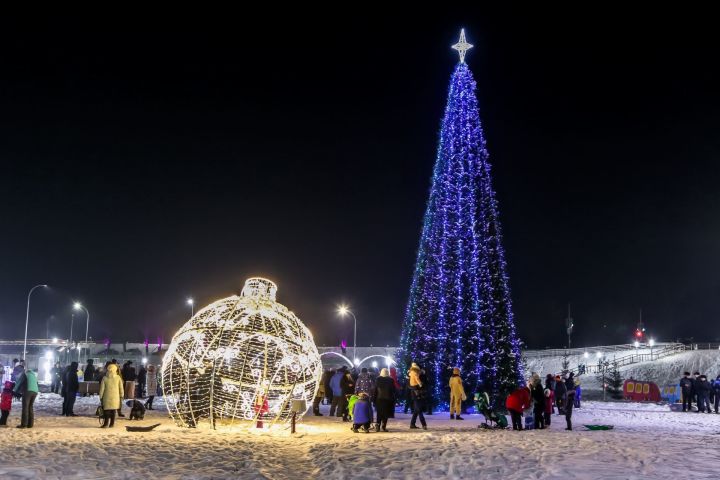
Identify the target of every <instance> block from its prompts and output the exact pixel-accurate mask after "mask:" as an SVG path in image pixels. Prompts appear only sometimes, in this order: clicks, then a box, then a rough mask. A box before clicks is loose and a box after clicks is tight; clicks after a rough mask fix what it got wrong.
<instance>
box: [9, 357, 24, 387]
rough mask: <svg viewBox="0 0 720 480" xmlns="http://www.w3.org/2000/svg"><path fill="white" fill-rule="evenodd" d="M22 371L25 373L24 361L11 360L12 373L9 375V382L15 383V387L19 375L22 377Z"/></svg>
mask: <svg viewBox="0 0 720 480" xmlns="http://www.w3.org/2000/svg"><path fill="white" fill-rule="evenodd" d="M24 371H25V361H24V360H18V359H17V358H13V369H12V373H11V374H10V381H11V382H15V385H17V381H18V379H19V378H20V375H22V374H23V372H24Z"/></svg>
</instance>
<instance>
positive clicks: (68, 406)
mask: <svg viewBox="0 0 720 480" xmlns="http://www.w3.org/2000/svg"><path fill="white" fill-rule="evenodd" d="M77 371H78V362H72V363H70V366H69V367H67V368H66V369H65V372H64V373H63V392H64V393H65V400H64V401H63V408H62V414H63V415H64V416H66V417H77V415H75V412H73V409H74V408H75V398H76V397H77V393H78V390H79V389H80V382H79V380H78V373H77Z"/></svg>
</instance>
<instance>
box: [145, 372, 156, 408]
mask: <svg viewBox="0 0 720 480" xmlns="http://www.w3.org/2000/svg"><path fill="white" fill-rule="evenodd" d="M157 379H158V377H157V370H156V368H155V365H153V364H150V365H148V366H147V372H146V374H145V381H146V382H147V397H148V399H147V401H146V402H145V408H147V409H148V410H152V409H153V400H154V399H155V395H157V388H158V381H157Z"/></svg>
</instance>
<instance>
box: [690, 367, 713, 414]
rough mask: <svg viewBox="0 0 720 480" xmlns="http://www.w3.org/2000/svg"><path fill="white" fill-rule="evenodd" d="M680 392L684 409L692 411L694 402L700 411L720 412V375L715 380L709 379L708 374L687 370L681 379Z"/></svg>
mask: <svg viewBox="0 0 720 480" xmlns="http://www.w3.org/2000/svg"><path fill="white" fill-rule="evenodd" d="M680 393H681V394H682V411H683V412H692V411H693V403H694V404H695V406H696V408H697V410H696V411H697V412H698V413H712V410H713V408H712V407H713V405H714V409H715V413H720V412H719V411H720V408H719V407H720V375H718V376H717V377H716V378H715V380H712V381H711V380H708V377H707V375H701V374H700V372H695V373H693V375H692V376H691V375H690V372H685V373H684V374H683V377H682V378H681V379H680Z"/></svg>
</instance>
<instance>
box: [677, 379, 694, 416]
mask: <svg viewBox="0 0 720 480" xmlns="http://www.w3.org/2000/svg"><path fill="white" fill-rule="evenodd" d="M694 383H695V382H694V381H693V379H692V378H691V377H690V372H685V373H684V374H683V378H681V379H680V391H681V392H682V405H683V406H682V411H683V412H691V411H692V397H693V385H694Z"/></svg>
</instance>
